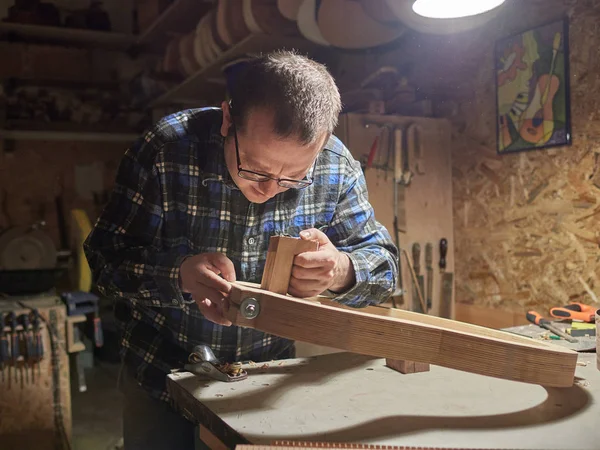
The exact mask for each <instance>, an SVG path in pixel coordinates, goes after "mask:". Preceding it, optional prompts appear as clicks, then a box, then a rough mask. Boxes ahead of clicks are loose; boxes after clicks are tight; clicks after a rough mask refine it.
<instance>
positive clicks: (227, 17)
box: [217, 0, 250, 47]
mask: <svg viewBox="0 0 600 450" xmlns="http://www.w3.org/2000/svg"><path fill="white" fill-rule="evenodd" d="M217 31H218V33H219V36H220V37H221V39H222V41H223V42H224V43H225V44H226V46H227V47H230V46H233V45H235V44H237V43H238V42H240V41H241V40H243V39H245V38H246V37H248V35H249V34H250V30H249V29H248V26H247V25H246V22H245V20H244V9H243V6H242V2H241V0H219V3H218V5H217Z"/></svg>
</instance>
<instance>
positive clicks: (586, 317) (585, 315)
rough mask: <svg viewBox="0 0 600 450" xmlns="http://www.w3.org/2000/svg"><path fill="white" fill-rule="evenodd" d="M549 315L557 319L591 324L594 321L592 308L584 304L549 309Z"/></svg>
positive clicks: (573, 303) (571, 304) (575, 303)
mask: <svg viewBox="0 0 600 450" xmlns="http://www.w3.org/2000/svg"><path fill="white" fill-rule="evenodd" d="M550 315H551V316H552V317H555V318H557V319H571V320H575V321H577V322H589V323H592V322H593V321H594V307H593V306H590V305H586V304H584V303H577V302H572V303H570V304H568V305H567V306H563V307H555V308H551V309H550Z"/></svg>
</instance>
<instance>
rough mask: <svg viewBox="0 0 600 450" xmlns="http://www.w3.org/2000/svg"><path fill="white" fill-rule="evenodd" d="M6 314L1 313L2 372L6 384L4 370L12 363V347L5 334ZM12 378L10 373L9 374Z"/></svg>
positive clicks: (0, 357) (0, 360) (0, 361)
mask: <svg viewBox="0 0 600 450" xmlns="http://www.w3.org/2000/svg"><path fill="white" fill-rule="evenodd" d="M4 316H5V314H4V313H0V370H1V371H2V382H3V383H4V369H5V366H7V365H8V364H9V362H10V346H9V343H8V336H6V333H5V332H4V327H5V325H6V322H5V321H4ZM8 376H9V378H10V372H9V374H8Z"/></svg>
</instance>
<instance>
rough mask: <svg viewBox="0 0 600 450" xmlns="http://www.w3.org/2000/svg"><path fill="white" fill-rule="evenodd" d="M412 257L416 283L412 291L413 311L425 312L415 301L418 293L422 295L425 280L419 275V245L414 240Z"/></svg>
mask: <svg viewBox="0 0 600 450" xmlns="http://www.w3.org/2000/svg"><path fill="white" fill-rule="evenodd" d="M412 257H413V269H414V271H415V275H416V277H417V285H416V286H414V293H413V304H414V305H415V307H414V311H416V312H420V313H425V312H426V311H423V307H422V306H421V303H420V302H418V301H416V299H419V295H423V291H424V289H425V280H424V279H423V275H421V274H420V273H421V245H420V244H419V243H418V242H415V243H414V244H413V246H412Z"/></svg>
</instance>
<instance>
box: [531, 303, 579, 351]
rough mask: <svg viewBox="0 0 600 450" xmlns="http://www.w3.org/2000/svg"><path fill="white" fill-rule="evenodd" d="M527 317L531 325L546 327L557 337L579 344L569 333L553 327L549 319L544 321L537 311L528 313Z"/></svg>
mask: <svg viewBox="0 0 600 450" xmlns="http://www.w3.org/2000/svg"><path fill="white" fill-rule="evenodd" d="M525 317H527V320H529V321H530V322H531V323H535V324H536V325H539V326H540V327H544V328H546V329H547V330H549V331H552V332H553V333H554V334H556V335H557V336H560V337H561V338H563V339H566V340H567V341H569V342H573V343H575V342H578V340H577V339H575V338H574V337H573V336H569V335H568V334H567V333H565V332H563V331H561V330H559V329H558V328H556V327H555V326H553V325H552V323H550V321H549V320H548V319H544V318H543V317H542V316H541V314H539V313H538V312H536V311H527V314H526V315H525Z"/></svg>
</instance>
